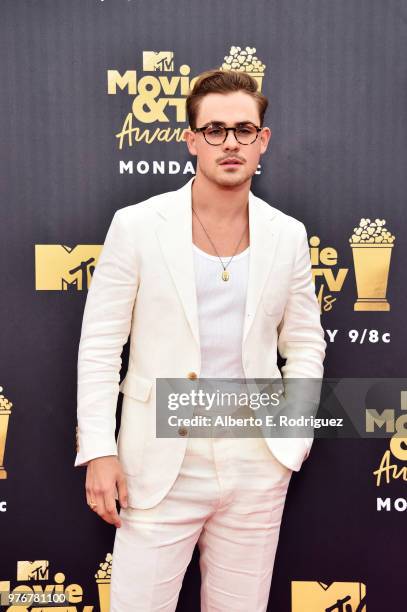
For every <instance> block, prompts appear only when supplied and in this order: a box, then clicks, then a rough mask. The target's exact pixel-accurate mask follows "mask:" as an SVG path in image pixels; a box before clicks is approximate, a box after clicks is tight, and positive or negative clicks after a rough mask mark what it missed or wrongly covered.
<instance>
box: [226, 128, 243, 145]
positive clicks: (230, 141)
mask: <svg viewBox="0 0 407 612" xmlns="http://www.w3.org/2000/svg"><path fill="white" fill-rule="evenodd" d="M223 146H224V147H228V148H229V147H230V146H233V147H239V143H238V142H237V140H236V138H235V134H234V132H233V131H232V130H229V131H228V132H227V135H226V140H225V142H224V143H223Z"/></svg>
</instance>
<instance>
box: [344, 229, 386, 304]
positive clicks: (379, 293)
mask: <svg viewBox="0 0 407 612" xmlns="http://www.w3.org/2000/svg"><path fill="white" fill-rule="evenodd" d="M385 224H386V221H385V220H384V219H375V220H374V221H370V219H363V218H362V219H361V220H360V223H359V226H358V227H354V228H353V234H352V236H351V237H350V238H349V242H350V246H351V248H352V253H353V262H354V266H355V277H356V288H357V293H358V299H357V300H356V302H355V305H354V310H370V311H379V310H380V311H389V310H390V304H389V302H388V301H387V299H386V292H387V280H388V276H389V270H390V259H391V253H392V248H393V246H394V240H395V236H394V235H393V234H392V233H391V232H389V230H388V229H387V228H385V227H384V226H385Z"/></svg>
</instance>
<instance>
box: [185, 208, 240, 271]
mask: <svg viewBox="0 0 407 612" xmlns="http://www.w3.org/2000/svg"><path fill="white" fill-rule="evenodd" d="M192 212H193V213H194V214H195V215H196V217H197V219H198V221H199V223H200V224H201V225H202V229H203V231H204V232H205V234H206V235H207V236H208V239H209V241H210V243H211V245H212V246H213V248H214V249H215V253H216V255H217V256H218V258H219V261H220V263H221V264H222V268H223V271H222V276H221V278H222V280H224V281H228V280H229V278H230V272H229V270H226V268H227V267H228V265H229V264H230V262H231V261H232V259H233V258H234V256H235V255H236V251H237V249H238V248H239V244H240V243H241V242H242V240H243V236H244V235H245V232H246V229H247V225H246V227H245V228H244V230H243V234H242V235H241V237H240V240H239V242H238V243H237V247H236V249H235V252H234V253H233V255H232V257H231V258H230V259H229V261H228V263H227V264H226V266H225V265H224V263H223V261H222V259H221V258H220V255H219V253H218V251H217V250H216V247H215V245H214V244H213V242H212V240H211V237H210V236H209V234H208V232H207V231H206V229H205V228H204V226H203V223H202V221H201V220H200V218H199V217H198V213H197V212H196V211H195V210H194V207H192Z"/></svg>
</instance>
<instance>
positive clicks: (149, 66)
mask: <svg viewBox="0 0 407 612" xmlns="http://www.w3.org/2000/svg"><path fill="white" fill-rule="evenodd" d="M173 70H174V52H173V51H143V71H144V72H172V71H173Z"/></svg>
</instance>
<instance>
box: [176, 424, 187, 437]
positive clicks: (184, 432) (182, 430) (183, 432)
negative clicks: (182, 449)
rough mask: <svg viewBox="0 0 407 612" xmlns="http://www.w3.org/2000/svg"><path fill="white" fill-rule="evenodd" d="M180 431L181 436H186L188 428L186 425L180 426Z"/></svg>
mask: <svg viewBox="0 0 407 612" xmlns="http://www.w3.org/2000/svg"><path fill="white" fill-rule="evenodd" d="M178 433H179V435H180V436H186V435H187V433H188V429H187V428H186V427H184V426H182V427H179V428H178Z"/></svg>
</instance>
